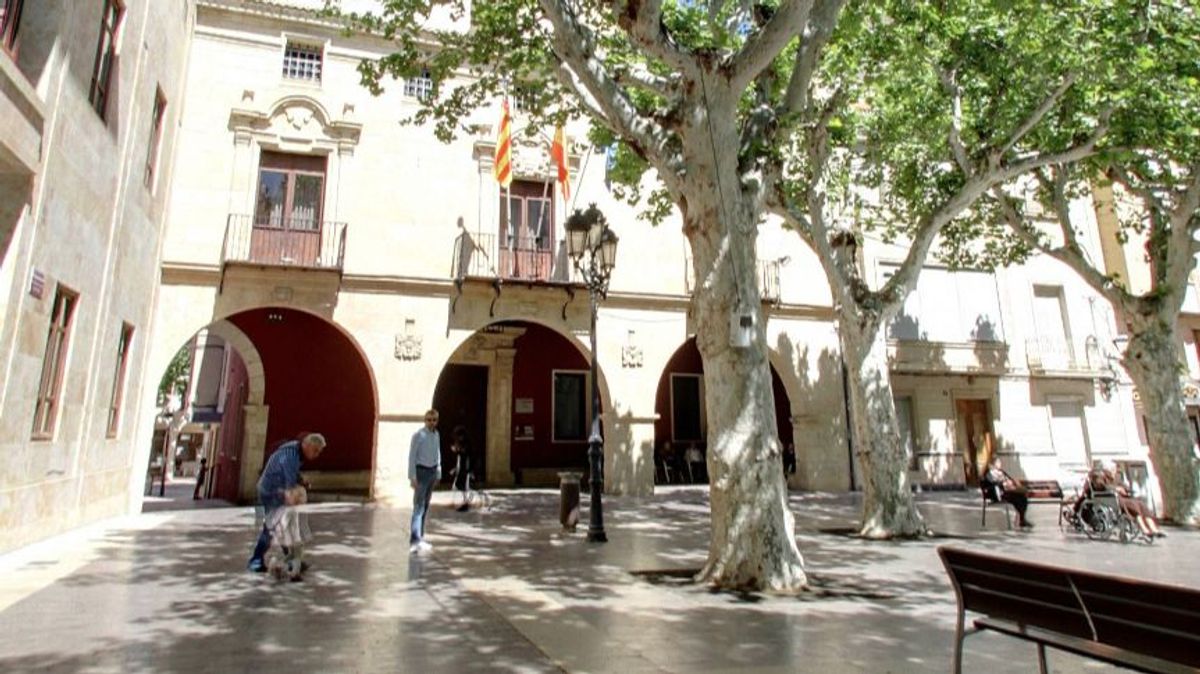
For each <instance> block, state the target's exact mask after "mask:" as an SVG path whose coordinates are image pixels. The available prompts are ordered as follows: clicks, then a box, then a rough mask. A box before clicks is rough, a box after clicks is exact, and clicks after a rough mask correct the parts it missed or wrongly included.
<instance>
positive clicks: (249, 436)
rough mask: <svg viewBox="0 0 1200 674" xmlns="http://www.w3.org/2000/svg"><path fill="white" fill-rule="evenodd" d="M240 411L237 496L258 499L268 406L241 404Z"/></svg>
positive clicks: (249, 499)
mask: <svg viewBox="0 0 1200 674" xmlns="http://www.w3.org/2000/svg"><path fill="white" fill-rule="evenodd" d="M242 412H243V414H245V417H244V418H243V420H242V454H241V457H240V458H239V460H240V461H241V464H242V465H241V488H240V489H239V490H238V498H239V499H241V500H243V501H248V502H253V501H255V500H257V499H258V476H259V474H260V473H261V472H262V467H263V464H264V463H265V458H264V455H265V454H266V449H267V419H268V418H269V413H270V408H269V407H268V406H267V405H243V406H242Z"/></svg>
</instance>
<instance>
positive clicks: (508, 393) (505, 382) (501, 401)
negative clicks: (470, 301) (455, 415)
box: [487, 347, 517, 486]
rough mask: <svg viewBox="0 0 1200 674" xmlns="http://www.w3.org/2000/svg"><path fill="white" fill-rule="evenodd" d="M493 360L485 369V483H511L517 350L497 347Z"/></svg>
mask: <svg viewBox="0 0 1200 674" xmlns="http://www.w3.org/2000/svg"><path fill="white" fill-rule="evenodd" d="M495 353H496V359H495V361H494V362H493V364H492V367H491V369H490V370H488V412H487V484H489V485H491V486H511V485H512V484H513V483H514V482H515V479H514V475H513V471H512V404H513V403H512V384H513V361H514V360H515V359H516V357H517V350H516V349H513V348H505V347H497V348H496V349H495Z"/></svg>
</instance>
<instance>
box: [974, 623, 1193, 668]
mask: <svg viewBox="0 0 1200 674" xmlns="http://www.w3.org/2000/svg"><path fill="white" fill-rule="evenodd" d="M975 627H977V628H979V629H986V630H993V631H996V632H1000V633H1001V634H1007V635H1008V636H1011V637H1016V638H1018V639H1025V640H1027V641H1033V642H1035V643H1039V644H1045V645H1047V646H1053V647H1054V648H1058V649H1061V650H1064V651H1068V652H1071V653H1075V654H1076V655H1082V656H1085V657H1089V658H1093V659H1096V660H1100V661H1101V662H1107V663H1109V664H1112V665H1120V666H1122V667H1128V668H1130V669H1135V670H1137V671H1139V672H1167V673H1169V674H1195V671H1196V670H1195V669H1193V668H1191V667H1189V666H1187V665H1180V664H1177V663H1175V662H1171V661H1170V660H1164V659H1162V658H1157V657H1154V656H1152V655H1144V654H1140V653H1131V652H1129V651H1128V650H1126V649H1124V648H1120V647H1116V646H1110V645H1108V644H1104V643H1099V642H1096V641H1092V640H1091V639H1080V638H1079V637H1072V636H1066V635H1062V634H1058V633H1055V632H1052V631H1050V630H1044V629H1040V628H1037V627H1027V626H1022V625H1015V624H1011V623H1007V622H1004V621H1001V620H992V619H989V618H980V619H978V620H976V621H975Z"/></svg>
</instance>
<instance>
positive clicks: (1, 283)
mask: <svg viewBox="0 0 1200 674" xmlns="http://www.w3.org/2000/svg"><path fill="white" fill-rule="evenodd" d="M0 5H2V6H3V9H4V14H3V16H2V18H0V25H2V26H3V29H2V30H0V35H3V36H4V38H3V42H2V44H0V532H3V535H0V541H2V542H0V550H4V549H9V548H12V547H15V546H18V545H21V544H23V543H27V542H29V541H33V540H37V539H39V538H44V537H46V536H49V535H52V534H54V533H56V532H59V531H63V530H65V529H68V528H71V527H74V526H78V525H80V524H82V523H85V522H89V521H93V520H96V519H100V518H103V517H108V516H113V515H119V514H124V513H126V512H129V510H130V509H131V508H133V507H138V506H139V505H140V500H139V497H140V485H141V476H142V474H143V473H144V472H145V464H144V463H143V462H142V461H143V459H144V457H143V456H142V452H139V451H136V450H135V438H138V437H140V435H141V434H140V433H139V432H138V420H139V418H138V410H139V409H140V408H141V401H140V396H141V393H142V391H143V390H146V389H147V388H153V387H154V385H155V384H156V382H157V380H156V379H155V376H156V375H154V374H151V373H149V372H148V371H147V370H146V368H145V364H146V356H147V354H148V352H149V344H150V339H151V333H152V329H151V318H152V315H153V311H152V307H153V304H154V289H155V287H156V283H157V276H158V259H159V246H160V243H161V241H162V231H163V223H164V221H165V220H164V218H165V213H166V209H167V199H168V196H169V194H170V191H171V190H170V185H171V182H172V181H171V169H172V167H173V166H174V150H175V147H176V138H177V137H178V120H179V118H180V109H181V107H182V105H181V104H182V102H183V89H184V80H183V78H184V73H185V72H186V60H187V54H188V50H187V48H186V44H187V40H188V36H189V34H190V33H191V29H192V22H193V21H194V18H195V15H194V8H193V7H192V5H191V4H190V3H185V2H154V1H151V0H128V1H127V2H123V3H117V2H112V1H111V0H86V1H82V0H45V1H41V2H33V1H30V0H25V1H24V2H18V1H16V0H5V2H3V3H0ZM152 380H153V381H152ZM135 456H136V457H137V458H138V463H137V465H136V467H135V460H134V459H135ZM134 476H136V483H137V485H138V486H137V487H134V488H131V479H132V478H133V477H134Z"/></svg>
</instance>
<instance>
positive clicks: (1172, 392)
mask: <svg viewBox="0 0 1200 674" xmlns="http://www.w3.org/2000/svg"><path fill="white" fill-rule="evenodd" d="M1123 9H1124V10H1125V11H1123V12H1112V13H1111V14H1107V15H1105V16H1103V17H1099V19H1098V25H1099V26H1100V28H1101V30H1103V31H1104V32H1105V33H1107V34H1108V35H1111V36H1112V40H1111V41H1110V42H1109V44H1108V45H1107V50H1108V52H1109V58H1110V59H1111V60H1112V63H1113V64H1114V68H1118V69H1119V70H1120V72H1121V74H1122V77H1123V78H1124V80H1125V81H1126V85H1125V87H1124V90H1123V93H1122V96H1123V104H1122V105H1118V106H1116V107H1114V109H1113V114H1112V115H1111V119H1110V121H1109V126H1110V131H1109V134H1108V143H1107V146H1106V147H1105V148H1104V149H1103V151H1100V152H1097V153H1095V154H1092V155H1089V156H1087V157H1084V158H1081V159H1078V160H1074V161H1065V162H1058V163H1054V164H1051V165H1047V166H1042V167H1040V168H1038V169H1037V170H1036V171H1034V172H1033V173H1032V174H1031V175H1030V177H1029V179H1028V180H1025V181H1022V182H1021V183H1020V184H1018V185H1016V186H1010V187H1008V188H1006V189H1002V190H1001V189H998V190H993V191H992V193H991V195H990V199H989V201H988V203H987V204H985V205H984V207H983V208H981V209H980V212H981V214H984V217H981V218H980V219H978V220H976V221H973V222H964V223H960V224H958V225H957V227H958V231H955V233H954V236H952V237H950V238H948V239H947V243H948V245H947V247H946V253H947V255H948V256H949V257H951V258H952V259H954V260H956V261H958V262H960V263H966V264H983V265H999V264H1007V263H1012V262H1017V261H1021V260H1024V259H1026V258H1027V257H1028V256H1029V255H1030V254H1032V253H1034V252H1038V253H1041V254H1044V255H1048V256H1050V257H1052V258H1054V259H1056V260H1058V261H1060V262H1062V263H1063V264H1064V265H1066V266H1067V267H1069V268H1070V269H1072V270H1073V271H1074V272H1075V273H1077V274H1078V275H1079V276H1080V278H1082V279H1083V280H1084V281H1086V282H1087V283H1088V284H1089V285H1090V286H1091V287H1092V288H1093V289H1095V291H1096V292H1097V293H1099V294H1100V295H1101V296H1103V297H1104V298H1105V299H1106V300H1108V302H1110V303H1111V304H1112V306H1113V308H1114V311H1115V313H1116V315H1117V317H1118V320H1119V321H1120V322H1121V324H1122V325H1123V328H1124V332H1126V333H1127V335H1128V338H1129V339H1128V344H1127V346H1126V347H1125V349H1124V351H1123V353H1122V354H1121V364H1122V365H1123V366H1124V368H1125V370H1126V371H1127V372H1128V373H1129V376H1130V379H1131V380H1132V381H1133V384H1134V386H1135V388H1136V391H1137V393H1138V395H1139V397H1140V400H1141V407H1142V412H1143V415H1144V419H1145V424H1146V430H1147V435H1148V437H1149V442H1150V459H1151V462H1152V463H1153V465H1154V472H1155V474H1156V476H1157V479H1158V482H1159V487H1160V490H1161V493H1162V496H1163V505H1164V509H1165V512H1166V515H1167V516H1168V517H1169V518H1171V519H1174V520H1176V521H1178V522H1182V523H1189V524H1197V523H1200V455H1197V452H1196V443H1195V440H1194V439H1193V437H1192V434H1191V431H1190V428H1189V423H1188V420H1187V411H1186V408H1185V406H1184V401H1183V398H1182V393H1181V386H1180V373H1181V371H1184V367H1185V366H1184V365H1183V363H1184V359H1183V354H1182V353H1181V352H1180V339H1179V336H1178V333H1177V326H1178V322H1179V315H1180V312H1181V310H1182V307H1183V303H1184V299H1185V296H1186V293H1187V288H1188V282H1189V277H1190V275H1191V273H1192V270H1193V269H1194V268H1195V265H1196V254H1197V253H1198V252H1200V242H1198V241H1197V232H1198V230H1200V43H1197V41H1196V35H1200V17H1198V16H1197V13H1196V10H1195V8H1194V7H1191V6H1188V5H1187V3H1173V2H1153V3H1146V2H1137V3H1130V6H1128V7H1125V8H1123ZM1081 131H1082V130H1081V129H1080V127H1078V126H1076V125H1075V124H1074V123H1073V121H1072V120H1056V124H1054V125H1052V127H1051V128H1049V129H1048V130H1047V133H1053V134H1058V135H1071V134H1076V133H1080V132H1081ZM1096 190H1100V191H1102V192H1104V193H1107V194H1112V195H1113V200H1114V201H1115V203H1114V204H1113V206H1114V208H1113V209H1112V212H1111V215H1112V217H1113V218H1114V223H1113V224H1114V229H1113V231H1112V232H1111V233H1110V234H1109V235H1110V236H1113V237H1114V239H1115V241H1114V243H1118V244H1126V243H1130V242H1132V243H1134V244H1140V245H1141V246H1142V247H1143V249H1144V257H1143V258H1142V259H1141V260H1139V262H1142V263H1144V264H1145V265H1146V268H1145V270H1146V271H1148V273H1147V274H1145V275H1144V276H1145V281H1143V282H1140V283H1139V282H1138V281H1137V280H1136V279H1133V278H1130V275H1129V274H1127V273H1125V274H1123V273H1122V267H1121V266H1120V265H1113V266H1111V267H1110V266H1109V264H1108V262H1109V258H1108V256H1101V257H1100V258H1097V257H1094V256H1092V255H1089V253H1088V250H1087V248H1086V246H1085V245H1084V243H1083V242H1084V241H1086V240H1087V239H1086V236H1087V234H1086V233H1087V232H1088V227H1090V222H1091V220H1092V216H1089V215H1087V213H1088V211H1089V210H1090V209H1088V208H1083V209H1080V208H1077V207H1073V205H1076V204H1078V203H1080V200H1081V199H1085V200H1090V199H1091V197H1092V196H1093V194H1094V192H1095V191H1096ZM1082 203H1085V204H1086V203H1089V202H1088V201H1083V202H1082ZM1091 212H1092V213H1095V211H1094V210H1093V211H1091ZM1083 218H1086V219H1087V221H1085V220H1084V219H1083ZM980 242H987V245H984V246H981V245H980ZM1135 284H1136V285H1135Z"/></svg>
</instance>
